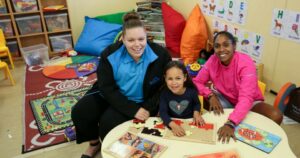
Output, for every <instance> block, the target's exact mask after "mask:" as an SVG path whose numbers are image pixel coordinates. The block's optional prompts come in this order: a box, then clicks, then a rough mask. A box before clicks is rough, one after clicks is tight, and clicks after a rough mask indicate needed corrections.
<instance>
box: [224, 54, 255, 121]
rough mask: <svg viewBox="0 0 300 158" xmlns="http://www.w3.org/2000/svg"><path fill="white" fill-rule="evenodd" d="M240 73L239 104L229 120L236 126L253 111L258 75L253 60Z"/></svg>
mask: <svg viewBox="0 0 300 158" xmlns="http://www.w3.org/2000/svg"><path fill="white" fill-rule="evenodd" d="M250 60H251V59H250ZM239 71H240V72H239V73H238V74H240V75H239V77H240V87H239V89H238V102H237V104H236V105H235V108H234V110H233V112H232V113H231V114H230V115H229V120H231V121H233V122H234V123H235V124H236V125H237V124H239V123H240V122H241V121H242V120H243V119H244V118H245V117H246V115H247V114H248V112H249V111H250V110H251V108H252V104H253V101H254V96H255V93H256V90H257V74H256V68H255V65H254V63H253V62H252V60H251V62H247V63H246V64H244V65H243V67H242V68H241V69H240V70H239Z"/></svg>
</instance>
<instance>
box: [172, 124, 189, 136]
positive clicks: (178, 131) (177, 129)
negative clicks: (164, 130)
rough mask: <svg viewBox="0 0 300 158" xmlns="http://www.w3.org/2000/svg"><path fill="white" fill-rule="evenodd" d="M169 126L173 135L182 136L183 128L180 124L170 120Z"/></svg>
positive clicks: (183, 133)
mask: <svg viewBox="0 0 300 158" xmlns="http://www.w3.org/2000/svg"><path fill="white" fill-rule="evenodd" d="M169 126H170V127H171V129H172V132H173V134H174V135H175V136H177V137H182V136H184V135H185V131H184V129H183V128H182V127H181V126H179V125H177V124H176V123H175V122H173V121H171V122H170V123H169Z"/></svg>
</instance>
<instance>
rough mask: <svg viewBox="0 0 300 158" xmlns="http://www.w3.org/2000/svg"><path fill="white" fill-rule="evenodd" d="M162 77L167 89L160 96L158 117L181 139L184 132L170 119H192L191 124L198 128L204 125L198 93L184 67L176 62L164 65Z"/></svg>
mask: <svg viewBox="0 0 300 158" xmlns="http://www.w3.org/2000/svg"><path fill="white" fill-rule="evenodd" d="M164 77H165V82H166V87H167V88H165V89H164V90H163V91H162V93H161V95H160V104H159V113H160V117H161V118H162V120H163V122H164V124H165V125H166V126H168V127H170V128H171V129H172V132H173V134H174V135H175V136H179V137H181V136H184V135H185V131H184V129H183V128H182V127H180V126H179V125H177V124H176V123H175V122H174V121H172V120H171V117H174V118H183V119H185V118H194V120H193V123H194V124H195V125H200V126H202V125H203V124H204V123H205V122H204V120H203V118H202V117H201V115H200V101H199V99H198V92H197V90H196V88H195V86H194V84H193V82H192V81H191V79H190V78H189V76H188V74H187V70H186V68H185V66H184V65H183V64H181V63H180V62H178V61H171V62H169V63H168V64H167V65H166V67H165V71H164Z"/></svg>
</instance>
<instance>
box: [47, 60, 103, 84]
mask: <svg viewBox="0 0 300 158" xmlns="http://www.w3.org/2000/svg"><path fill="white" fill-rule="evenodd" d="M98 63H99V59H98V58H97V57H94V56H74V57H62V58H59V59H57V60H52V61H50V62H49V63H47V65H46V66H45V67H44V69H43V74H44V75H45V76H46V77H49V78H53V79H72V78H79V77H82V76H86V75H89V74H91V73H93V72H95V71H96V69H97V67H98Z"/></svg>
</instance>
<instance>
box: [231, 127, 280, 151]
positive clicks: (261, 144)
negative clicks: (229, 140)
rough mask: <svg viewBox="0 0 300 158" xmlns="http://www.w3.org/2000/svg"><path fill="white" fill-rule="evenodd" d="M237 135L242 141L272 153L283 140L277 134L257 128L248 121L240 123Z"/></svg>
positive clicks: (236, 130) (236, 131)
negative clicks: (247, 122)
mask: <svg viewBox="0 0 300 158" xmlns="http://www.w3.org/2000/svg"><path fill="white" fill-rule="evenodd" d="M235 136H236V138H237V139H238V140H240V141H241V142H244V143H246V144H248V145H250V146H253V147H255V148H257V149H260V150H262V151H264V152H266V153H270V152H271V151H272V150H273V149H274V148H275V146H276V145H277V144H278V143H279V142H280V141H281V138H280V137H279V136H277V135H275V134H272V133H270V132H267V131H264V130H262V129H259V128H256V127H254V126H252V125H249V124H246V123H240V124H239V125H238V126H237V127H236V129H235Z"/></svg>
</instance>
